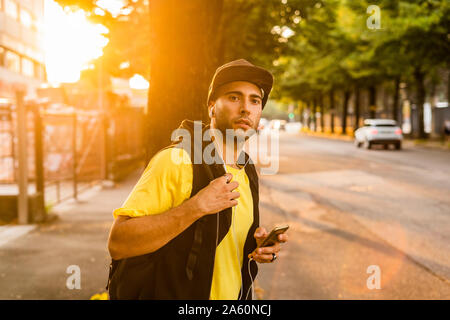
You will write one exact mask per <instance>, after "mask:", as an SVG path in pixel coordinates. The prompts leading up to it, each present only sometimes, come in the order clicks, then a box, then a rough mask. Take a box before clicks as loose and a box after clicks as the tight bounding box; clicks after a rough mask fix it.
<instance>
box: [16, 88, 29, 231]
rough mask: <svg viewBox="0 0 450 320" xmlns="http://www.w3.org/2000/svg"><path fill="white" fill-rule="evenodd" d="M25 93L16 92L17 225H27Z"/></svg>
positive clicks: (26, 121) (26, 120)
mask: <svg viewBox="0 0 450 320" xmlns="http://www.w3.org/2000/svg"><path fill="white" fill-rule="evenodd" d="M24 96H25V93H24V92H23V91H17V92H16V107H17V133H18V159H19V162H18V169H19V170H18V180H17V182H18V187H19V194H18V199H17V200H18V201H17V216H18V222H19V224H27V223H28V165H27V164H28V163H27V160H28V159H27V124H28V119H27V110H26V107H25V103H24Z"/></svg>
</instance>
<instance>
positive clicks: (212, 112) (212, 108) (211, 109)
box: [208, 103, 215, 118]
mask: <svg viewBox="0 0 450 320" xmlns="http://www.w3.org/2000/svg"><path fill="white" fill-rule="evenodd" d="M214 108H215V107H214V104H213V103H211V104H210V105H209V106H208V109H209V110H208V114H209V117H210V118H212V117H213V116H214V115H215V110H214Z"/></svg>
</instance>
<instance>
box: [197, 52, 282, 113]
mask: <svg viewBox="0 0 450 320" xmlns="http://www.w3.org/2000/svg"><path fill="white" fill-rule="evenodd" d="M233 81H247V82H251V83H253V84H255V85H256V86H258V88H260V89H261V93H262V107H263V108H264V106H265V105H266V102H267V99H268V98H269V93H270V91H271V90H272V85H273V76H272V74H271V73H270V72H269V71H267V70H266V69H263V68H261V67H257V66H255V65H253V64H251V63H250V62H248V61H247V60H245V59H239V60H234V61H231V62H228V63H226V64H224V65H223V66H220V67H219V68H217V70H216V73H215V74H214V76H213V78H212V80H211V84H210V86H209V91H208V99H207V101H206V104H207V105H208V104H209V102H210V100H211V99H212V98H213V97H214V93H215V91H216V89H217V88H218V87H220V86H222V85H224V84H226V83H229V82H233Z"/></svg>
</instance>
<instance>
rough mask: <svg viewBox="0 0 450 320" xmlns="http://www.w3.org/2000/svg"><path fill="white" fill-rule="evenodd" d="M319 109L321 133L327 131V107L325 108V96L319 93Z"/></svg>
mask: <svg viewBox="0 0 450 320" xmlns="http://www.w3.org/2000/svg"><path fill="white" fill-rule="evenodd" d="M319 108H320V131H321V132H324V131H325V119H324V118H325V117H324V116H325V107H324V106H323V95H322V92H320V93H319Z"/></svg>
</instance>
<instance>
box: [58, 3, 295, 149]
mask: <svg viewBox="0 0 450 320" xmlns="http://www.w3.org/2000/svg"><path fill="white" fill-rule="evenodd" d="M57 1H58V2H59V3H60V4H62V5H69V6H74V7H77V8H82V9H83V10H85V11H86V12H87V13H88V15H89V16H90V18H91V19H92V20H94V21H96V22H100V23H103V24H105V25H106V26H107V27H108V29H109V30H110V34H109V35H108V36H109V38H110V43H109V44H108V46H107V47H106V48H105V55H104V57H102V59H103V60H104V63H103V65H104V66H105V68H106V69H108V70H109V72H110V73H111V74H114V75H119V74H128V75H131V74H133V73H140V74H141V75H143V76H144V77H146V78H147V79H149V80H150V88H149V94H148V108H147V121H146V123H147V125H148V130H147V133H148V157H151V156H152V155H153V154H154V153H155V152H156V151H157V150H159V149H160V148H161V147H163V146H166V145H167V144H168V143H169V142H170V135H171V132H172V131H173V130H174V129H175V128H176V127H177V126H178V125H179V124H180V122H181V120H183V119H185V118H190V119H192V120H203V121H207V120H208V116H207V112H206V97H207V90H208V85H209V82H210V80H211V77H212V75H213V73H214V71H215V69H216V68H217V67H218V66H219V65H221V64H223V63H224V62H226V61H230V60H233V59H237V58H245V59H248V60H250V61H252V62H253V63H257V64H258V65H261V66H263V67H266V68H269V69H270V68H272V62H273V60H275V59H276V58H277V57H278V55H279V53H280V52H281V47H282V46H283V43H282V41H280V39H282V38H283V37H282V36H281V35H280V34H279V33H276V32H271V31H272V29H273V27H274V26H279V27H280V28H281V26H285V25H286V26H287V25H290V24H292V19H293V18H292V17H293V16H295V15H296V14H295V12H297V11H298V10H297V7H296V5H297V4H301V3H302V1H300V0H293V1H290V2H289V4H287V2H286V1H283V2H280V1H279V0H268V1H266V2H265V4H264V6H262V5H261V3H260V2H259V1H256V0H208V1H205V0H203V1H202V0H190V1H178V0H151V1H148V0H147V1H146V0H137V1H135V0H134V1H131V0H130V1H125V7H124V10H122V13H121V14H119V15H118V16H116V17H112V16H111V15H110V14H108V13H106V14H104V13H105V12H104V11H101V10H99V7H98V5H97V2H96V1H95V0H57ZM124 64H125V65H128V66H127V67H125V68H123V65H124Z"/></svg>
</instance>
